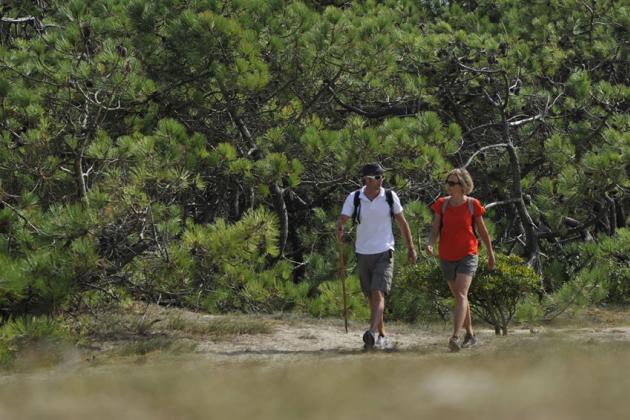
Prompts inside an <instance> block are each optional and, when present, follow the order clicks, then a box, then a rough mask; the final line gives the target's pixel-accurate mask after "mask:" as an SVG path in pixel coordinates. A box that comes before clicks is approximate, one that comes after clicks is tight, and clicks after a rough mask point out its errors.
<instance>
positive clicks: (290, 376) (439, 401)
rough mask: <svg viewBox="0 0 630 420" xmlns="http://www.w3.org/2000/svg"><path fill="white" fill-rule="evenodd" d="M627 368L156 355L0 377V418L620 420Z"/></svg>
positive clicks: (561, 357)
mask: <svg viewBox="0 0 630 420" xmlns="http://www.w3.org/2000/svg"><path fill="white" fill-rule="evenodd" d="M626 344H627V343H626ZM628 366H630V352H628V347H627V345H625V344H624V345H622V344H619V343H617V344H612V345H608V344H606V345H604V344H597V345H590V346H589V345H586V346H583V347H580V348H577V347H575V346H572V345H570V343H567V342H562V341H555V339H553V338H546V339H543V340H541V341H539V342H531V343H527V344H525V345H524V346H512V347H508V348H503V349H501V350H500V351H496V352H476V353H472V352H471V353H468V354H467V355H465V356H463V357H460V356H459V355H457V356H455V355H449V354H444V353H442V354H440V355H433V356H432V357H426V356H424V357H423V356H422V355H420V354H417V353H415V352H413V351H411V352H400V353H390V354H382V353H381V354H358V355H345V356H338V357H330V356H327V357H316V358H307V359H305V360H303V361H301V362H297V363H284V362H282V361H280V362H278V361H273V360H265V361H259V362H246V363H227V364H218V363H213V362H211V361H207V360H201V359H199V358H184V359H179V360H175V361H174V360H172V359H170V360H167V359H164V360H156V361H153V362H151V363H148V364H145V365H143V366H138V365H126V364H121V365H117V366H110V367H108V368H107V369H101V370H90V371H84V372H77V373H69V374H58V375H56V376H53V377H48V378H43V379H42V378H37V379H33V378H21V379H20V380H14V381H8V382H7V381H5V383H4V384H2V385H0V418H7V419H10V418H20V419H40V418H42V419H43V418H46V419H64V420H73V419H77V420H78V419H85V418H90V419H95V420H98V419H110V418H117V419H118V420H126V419H138V418H151V419H158V420H159V419H165V420H166V419H169V420H170V419H192V420H194V419H208V418H226V419H227V418H229V419H250V418H256V419H259V420H265V419H274V420H275V419H296V418H300V419H306V420H308V419H328V418H340V419H349V420H352V419H365V418H379V417H383V418H397V419H422V418H467V419H490V420H491V419H517V420H518V419H550V420H551V419H553V420H563V419H567V420H568V419H572V420H573V419H594V418H598V419H622V418H626V416H627V413H628V412H630V401H629V400H628V398H627V390H628V389H630V376H628V374H627V367H628Z"/></svg>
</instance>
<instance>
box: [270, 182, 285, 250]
mask: <svg viewBox="0 0 630 420" xmlns="http://www.w3.org/2000/svg"><path fill="white" fill-rule="evenodd" d="M271 196H272V198H273V206H274V209H275V210H276V212H277V213H278V219H279V221H280V244H279V245H280V246H279V248H280V256H284V248H285V247H286V245H287V237H288V235H289V213H288V212H287V204H286V203H285V201H284V190H282V188H280V186H279V185H278V183H277V182H274V183H273V184H271Z"/></svg>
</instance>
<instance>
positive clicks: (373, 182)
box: [365, 175, 385, 187]
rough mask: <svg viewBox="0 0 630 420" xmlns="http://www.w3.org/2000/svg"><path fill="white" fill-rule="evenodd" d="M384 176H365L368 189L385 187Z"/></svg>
mask: <svg viewBox="0 0 630 420" xmlns="http://www.w3.org/2000/svg"><path fill="white" fill-rule="evenodd" d="M383 178H385V177H384V176H383V175H366V176H365V185H367V186H368V187H380V186H381V185H383Z"/></svg>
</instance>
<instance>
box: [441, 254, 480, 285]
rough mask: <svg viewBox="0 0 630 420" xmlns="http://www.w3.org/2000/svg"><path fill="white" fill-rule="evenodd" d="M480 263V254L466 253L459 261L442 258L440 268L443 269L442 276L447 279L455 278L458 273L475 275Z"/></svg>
mask: <svg viewBox="0 0 630 420" xmlns="http://www.w3.org/2000/svg"><path fill="white" fill-rule="evenodd" d="M478 265H479V256H478V255H466V256H465V257H464V258H462V259H461V260H459V261H444V260H440V268H441V269H442V277H443V278H444V280H446V281H452V280H455V276H457V273H462V274H470V275H471V276H474V275H475V272H476V271H477V266H478Z"/></svg>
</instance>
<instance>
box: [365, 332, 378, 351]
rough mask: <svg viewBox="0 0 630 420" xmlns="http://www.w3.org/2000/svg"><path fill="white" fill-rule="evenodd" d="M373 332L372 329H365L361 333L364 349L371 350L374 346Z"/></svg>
mask: <svg viewBox="0 0 630 420" xmlns="http://www.w3.org/2000/svg"><path fill="white" fill-rule="evenodd" d="M374 335H375V334H374V333H373V332H372V331H369V330H368V331H366V332H365V334H363V343H365V346H364V348H365V349H366V350H372V349H373V348H374V344H375V343H376V339H375V338H374Z"/></svg>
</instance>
